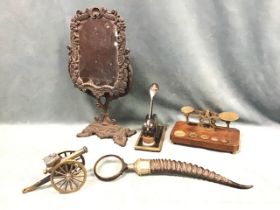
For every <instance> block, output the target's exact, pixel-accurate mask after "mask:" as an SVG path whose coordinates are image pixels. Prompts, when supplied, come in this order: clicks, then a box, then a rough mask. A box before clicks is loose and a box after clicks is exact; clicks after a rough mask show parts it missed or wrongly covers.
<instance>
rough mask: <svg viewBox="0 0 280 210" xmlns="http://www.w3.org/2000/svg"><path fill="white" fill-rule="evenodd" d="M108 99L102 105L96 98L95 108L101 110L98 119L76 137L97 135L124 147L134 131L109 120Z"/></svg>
mask: <svg viewBox="0 0 280 210" xmlns="http://www.w3.org/2000/svg"><path fill="white" fill-rule="evenodd" d="M110 101H111V100H110V98H107V97H105V102H104V103H102V101H101V99H100V98H97V103H96V106H97V107H98V108H100V109H101V110H102V114H101V116H100V117H98V118H97V117H96V118H95V121H94V122H92V123H90V124H89V125H88V126H87V127H86V128H85V129H84V130H83V131H82V132H81V133H78V134H77V137H88V136H91V135H97V136H98V137H99V138H101V139H103V138H112V139H113V141H114V142H115V143H116V144H118V145H120V146H123V147H124V146H125V145H126V142H127V138H128V137H130V136H132V135H134V134H135V133H136V130H130V129H129V128H124V127H122V126H120V125H118V124H117V122H116V120H114V119H111V118H110V116H109V113H108V108H109V102H110Z"/></svg>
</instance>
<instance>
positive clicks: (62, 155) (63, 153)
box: [58, 150, 85, 165]
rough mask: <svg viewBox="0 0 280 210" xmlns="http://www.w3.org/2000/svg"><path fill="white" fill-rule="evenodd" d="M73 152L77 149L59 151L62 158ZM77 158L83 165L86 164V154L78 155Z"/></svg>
mask: <svg viewBox="0 0 280 210" xmlns="http://www.w3.org/2000/svg"><path fill="white" fill-rule="evenodd" d="M73 152H75V151H72V150H67V151H63V152H60V153H58V155H59V156H60V157H61V158H65V157H67V156H69V155H70V154H72V153H73ZM75 160H76V161H78V162H80V163H82V164H83V165H85V159H84V156H82V155H80V156H79V157H77V158H76V159H75Z"/></svg>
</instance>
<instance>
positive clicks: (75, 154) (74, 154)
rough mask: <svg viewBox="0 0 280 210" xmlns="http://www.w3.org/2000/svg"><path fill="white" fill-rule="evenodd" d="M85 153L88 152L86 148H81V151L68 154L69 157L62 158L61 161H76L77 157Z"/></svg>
mask: <svg viewBox="0 0 280 210" xmlns="http://www.w3.org/2000/svg"><path fill="white" fill-rule="evenodd" d="M87 152H88V149H87V147H83V148H82V149H79V150H77V151H75V152H73V153H72V154H70V155H69V156H67V157H65V158H63V159H62V161H65V160H73V159H76V158H77V157H79V156H81V155H82V154H85V153H87Z"/></svg>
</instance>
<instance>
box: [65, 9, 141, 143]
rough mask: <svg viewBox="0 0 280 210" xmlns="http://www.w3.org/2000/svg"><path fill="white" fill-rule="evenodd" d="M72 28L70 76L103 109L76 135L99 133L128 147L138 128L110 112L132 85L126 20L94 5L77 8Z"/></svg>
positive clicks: (113, 12) (98, 134)
mask: <svg viewBox="0 0 280 210" xmlns="http://www.w3.org/2000/svg"><path fill="white" fill-rule="evenodd" d="M70 29H71V35H70V38H71V46H68V49H69V74H70V77H71V79H72V81H73V83H74V85H75V86H76V87H77V88H79V89H80V90H82V91H84V92H86V93H88V94H90V95H92V96H94V97H95V98H96V100H97V103H96V106H97V107H98V108H101V110H102V113H101V116H100V117H98V118H95V121H94V122H92V123H91V124H90V125H88V126H87V127H86V128H85V129H84V130H83V131H82V132H81V133H79V134H77V136H78V137H86V136H90V135H94V134H96V135H97V136H99V137H100V138H113V140H114V141H115V143H117V144H119V145H121V146H125V144H126V141H127V137H129V136H132V135H133V134H135V133H136V131H134V130H130V129H127V128H123V127H121V126H119V125H118V124H116V121H115V120H113V119H111V118H110V117H109V113H108V108H109V103H110V102H111V101H112V100H114V99H117V98H119V97H121V96H124V95H126V94H127V93H128V90H129V87H130V85H131V79H132V68H131V65H130V63H129V58H128V54H129V50H128V49H126V46H125V44H126V37H125V22H124V20H123V18H122V17H120V16H119V15H118V13H117V11H115V10H112V11H111V12H108V11H107V10H106V9H105V8H96V7H94V8H92V9H86V10H85V12H82V11H80V10H78V11H77V12H76V15H75V16H74V17H73V18H72V20H71V25H70Z"/></svg>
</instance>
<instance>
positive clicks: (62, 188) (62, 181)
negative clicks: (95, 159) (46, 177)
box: [51, 160, 87, 193]
mask: <svg viewBox="0 0 280 210" xmlns="http://www.w3.org/2000/svg"><path fill="white" fill-rule="evenodd" d="M86 178H87V171H86V169H85V167H84V165H83V164H82V163H81V162H78V161H75V160H66V161H63V162H62V163H59V164H58V165H56V166H55V167H54V169H53V171H52V173H51V183H52V185H53V187H54V188H55V189H56V190H57V191H58V192H60V193H71V192H76V191H78V190H79V189H80V188H81V187H82V186H83V185H84V183H85V181H86Z"/></svg>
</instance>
